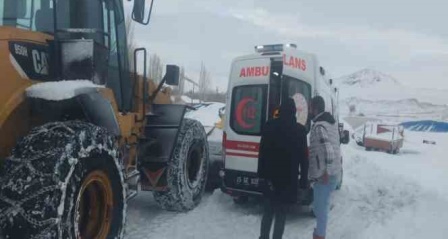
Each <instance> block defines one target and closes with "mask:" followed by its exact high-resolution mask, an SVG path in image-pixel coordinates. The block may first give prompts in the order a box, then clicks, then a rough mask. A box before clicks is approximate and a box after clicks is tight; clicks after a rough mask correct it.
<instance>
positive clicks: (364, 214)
mask: <svg viewBox="0 0 448 239" xmlns="http://www.w3.org/2000/svg"><path fill="white" fill-rule="evenodd" d="M405 137H406V140H405V145H404V147H403V149H402V151H401V152H400V153H399V154H398V155H388V154H385V153H381V152H366V151H365V150H364V148H362V147H358V146H357V145H356V144H355V143H354V142H351V143H350V144H349V145H347V146H343V153H344V172H345V174H344V185H343V187H342V189H341V190H340V191H338V192H336V193H335V194H334V200H333V201H334V208H333V210H332V211H331V215H330V217H331V218H330V222H329V228H328V238H332V239H337V238H340V239H363V238H367V239H374V238H375V239H376V238H395V239H402V238H403V239H410V238H445V237H446V235H448V227H446V222H448V206H447V205H448V159H447V157H446V155H445V154H446V153H445V152H446V149H445V148H444V147H446V145H447V144H448V134H443V133H422V132H409V131H406V132H405ZM423 139H427V140H433V141H436V142H437V144H436V145H426V144H422V141H423ZM261 213H262V206H261V204H260V203H259V202H252V203H249V204H248V205H244V206H240V205H235V204H234V203H233V201H232V199H231V198H230V197H229V196H227V195H225V194H223V193H222V192H220V191H219V190H216V191H215V192H214V193H212V194H207V195H206V196H205V197H204V199H203V201H202V203H201V204H200V205H199V206H198V207H197V208H196V209H194V210H193V211H191V212H188V213H175V212H167V211H163V210H162V209H159V208H158V206H157V205H156V203H155V202H154V200H153V198H152V195H151V193H145V192H143V193H141V194H140V195H139V196H138V197H137V198H135V199H134V200H133V201H131V202H130V204H129V208H128V221H127V228H126V230H127V237H126V238H135V239H140V238H158V239H164V238H166V239H168V238H170V239H176V238H183V239H188V238H207V239H208V238H216V239H221V238H222V239H224V238H242V239H243V238H244V239H246V238H258V236H259V226H260V220H261ZM314 224H315V221H314V219H313V218H311V217H310V216H309V215H308V214H307V213H305V212H304V211H303V209H300V208H294V209H293V210H291V211H290V213H289V215H288V221H287V226H286V230H285V235H284V238H287V239H288V238H291V239H292V238H295V239H296V238H299V239H301V238H303V239H305V238H306V239H308V238H312V235H311V233H312V230H313V227H314Z"/></svg>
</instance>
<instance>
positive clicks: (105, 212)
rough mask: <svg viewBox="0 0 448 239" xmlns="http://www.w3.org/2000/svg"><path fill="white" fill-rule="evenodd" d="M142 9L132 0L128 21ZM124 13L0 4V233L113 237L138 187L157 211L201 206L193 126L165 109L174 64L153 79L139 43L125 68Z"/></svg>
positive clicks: (75, 1)
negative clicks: (158, 78)
mask: <svg viewBox="0 0 448 239" xmlns="http://www.w3.org/2000/svg"><path fill="white" fill-rule="evenodd" d="M152 6H153V2H149V1H145V0H134V8H133V10H132V14H131V16H132V19H133V20H134V21H136V22H138V23H141V24H143V25H147V24H148V23H149V19H150V15H151V9H152ZM124 11H125V8H124V6H123V2H122V0H0V73H1V76H0V238H1V237H2V236H3V237H5V238H77V239H78V238H85V239H90V238H100V239H104V238H122V237H123V232H124V229H125V226H124V225H125V218H126V203H127V201H128V200H129V199H131V198H132V197H134V196H135V195H136V194H137V193H138V191H139V190H145V191H153V192H154V193H153V195H154V198H155V200H156V202H157V203H159V205H160V206H161V207H162V208H164V209H167V210H175V211H187V210H190V209H192V208H194V207H195V206H196V205H197V204H198V203H199V202H200V201H201V197H202V194H203V192H204V187H205V184H206V180H207V172H208V160H209V155H208V143H207V137H206V133H205V131H204V128H203V127H202V126H201V124H200V123H199V122H197V121H194V120H190V119H185V118H184V114H185V112H186V106H183V105H174V104H171V99H170V97H171V95H170V89H169V88H168V87H167V86H168V85H174V86H175V85H177V84H178V81H179V67H177V66H175V65H167V67H166V75H165V76H164V78H163V80H162V81H161V82H160V83H159V84H158V85H157V86H156V84H155V83H154V81H152V80H148V79H147V77H146V73H147V72H146V67H147V64H146V63H147V62H146V61H147V60H146V55H147V53H146V49H144V48H138V49H136V50H135V51H134V52H133V58H134V61H133V62H135V63H134V66H133V69H130V68H131V67H130V64H129V62H130V59H128V58H129V55H130V54H129V49H128V45H127V42H126V38H127V36H126V21H125V16H124ZM131 53H132V52H131ZM138 66H140V68H139V69H144V70H141V71H140V72H138V71H137V68H138Z"/></svg>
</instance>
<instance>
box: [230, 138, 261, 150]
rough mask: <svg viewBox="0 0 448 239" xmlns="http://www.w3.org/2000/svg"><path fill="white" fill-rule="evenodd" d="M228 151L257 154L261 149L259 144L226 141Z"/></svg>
mask: <svg viewBox="0 0 448 239" xmlns="http://www.w3.org/2000/svg"><path fill="white" fill-rule="evenodd" d="M226 149H231V150H242V151H249V152H257V153H258V151H259V149H260V144H259V143H253V142H244V141H231V140H227V141H226Z"/></svg>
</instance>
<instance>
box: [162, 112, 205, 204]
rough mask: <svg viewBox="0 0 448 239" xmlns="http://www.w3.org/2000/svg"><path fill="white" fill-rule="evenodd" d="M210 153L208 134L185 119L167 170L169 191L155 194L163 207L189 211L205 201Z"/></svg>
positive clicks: (193, 121) (198, 124)
mask: <svg viewBox="0 0 448 239" xmlns="http://www.w3.org/2000/svg"><path fill="white" fill-rule="evenodd" d="M208 167H209V152H208V142H207V134H206V133H205V130H204V127H203V126H202V125H201V124H200V123H199V122H198V121H196V120H192V119H183V122H182V125H181V127H180V130H179V135H178V138H177V142H176V144H175V146H174V149H173V154H172V156H171V159H170V160H169V162H168V167H167V170H168V172H167V177H168V178H167V184H168V185H167V190H165V191H160V192H154V198H155V201H156V202H157V203H158V204H159V206H160V207H162V208H163V209H166V210H170V211H180V212H182V211H189V210H191V209H193V208H195V207H196V206H197V205H198V204H199V202H200V201H201V199H202V195H203V194H204V190H205V185H206V184H207V176H208Z"/></svg>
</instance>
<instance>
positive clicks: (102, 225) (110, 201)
mask: <svg viewBox="0 0 448 239" xmlns="http://www.w3.org/2000/svg"><path fill="white" fill-rule="evenodd" d="M4 167H5V168H4V169H5V171H4V174H3V175H2V179H1V180H0V185H1V186H0V228H1V230H2V231H3V234H4V236H5V237H6V238H98V239H106V238H122V237H123V232H124V222H125V209H126V205H125V204H126V199H125V187H124V181H123V176H122V173H121V166H120V164H119V161H118V154H117V150H116V148H115V142H114V138H113V136H111V135H110V134H108V133H107V131H106V130H104V129H103V128H100V127H97V126H95V125H92V124H89V123H85V122H79V121H70V122H54V123H48V124H45V125H43V126H40V127H37V128H34V129H33V130H31V132H30V134H29V135H28V136H26V137H25V138H24V139H23V140H21V141H20V142H19V143H18V144H17V146H16V147H15V148H14V150H13V152H12V155H11V156H10V157H9V158H8V159H7V160H6V162H5V166H4Z"/></svg>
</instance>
